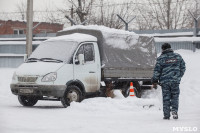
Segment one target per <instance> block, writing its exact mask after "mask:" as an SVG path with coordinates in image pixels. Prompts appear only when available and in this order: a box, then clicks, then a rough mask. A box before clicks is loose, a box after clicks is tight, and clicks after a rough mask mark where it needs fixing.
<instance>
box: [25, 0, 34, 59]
mask: <svg viewBox="0 0 200 133" xmlns="http://www.w3.org/2000/svg"><path fill="white" fill-rule="evenodd" d="M32 29H33V0H27V24H26V54H27V56H28V57H29V56H30V55H31V53H32V39H33V32H32Z"/></svg>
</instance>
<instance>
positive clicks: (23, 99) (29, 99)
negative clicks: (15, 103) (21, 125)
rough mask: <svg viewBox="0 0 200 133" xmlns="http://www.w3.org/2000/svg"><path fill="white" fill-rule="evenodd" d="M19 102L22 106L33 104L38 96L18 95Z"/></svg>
mask: <svg viewBox="0 0 200 133" xmlns="http://www.w3.org/2000/svg"><path fill="white" fill-rule="evenodd" d="M18 100H19V103H20V104H21V105H23V106H34V105H35V104H36V103H37V102H38V98H37V97H34V96H18Z"/></svg>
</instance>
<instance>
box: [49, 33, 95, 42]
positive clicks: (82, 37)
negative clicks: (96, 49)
mask: <svg viewBox="0 0 200 133" xmlns="http://www.w3.org/2000/svg"><path fill="white" fill-rule="evenodd" d="M57 40H59V41H74V42H78V43H81V42H86V41H94V42H96V41H97V38H96V37H94V36H91V35H86V34H81V33H74V34H70V35H63V36H57V37H53V38H50V39H48V40H46V41H57Z"/></svg>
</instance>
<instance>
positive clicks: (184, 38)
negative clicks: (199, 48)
mask: <svg viewBox="0 0 200 133" xmlns="http://www.w3.org/2000/svg"><path fill="white" fill-rule="evenodd" d="M154 39H155V41H156V42H188V41H189V42H195V41H200V37H173V38H159V37H155V38H154Z"/></svg>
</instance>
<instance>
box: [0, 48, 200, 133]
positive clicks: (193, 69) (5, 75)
mask: <svg viewBox="0 0 200 133" xmlns="http://www.w3.org/2000/svg"><path fill="white" fill-rule="evenodd" d="M176 52H178V53H180V54H181V55H182V56H183V58H184V60H185V61H186V67H187V68H186V69H187V70H186V73H185V75H184V77H183V79H182V81H181V84H180V89H181V90H180V91H181V92H180V108H179V119H178V120H177V121H175V120H172V119H171V120H169V121H165V120H162V117H163V114H162V107H161V105H162V96H161V90H160V87H159V88H158V89H157V90H149V91H147V92H145V93H144V95H143V98H140V99H138V98H136V97H128V98H123V96H122V95H121V94H120V92H119V91H115V92H114V93H115V95H116V98H114V99H111V98H104V97H97V98H89V99H85V100H83V101H82V102H81V103H75V102H73V103H72V104H71V106H70V107H68V108H66V109H65V108H63V107H62V105H61V103H60V102H51V101H39V102H38V103H37V104H36V106H34V107H30V108H28V107H22V106H21V105H20V104H19V103H18V101H17V97H16V96H15V95H13V94H11V91H10V87H9V84H10V82H11V78H12V74H13V72H14V71H15V69H0V73H1V75H0V81H1V82H0V107H1V108H0V132H1V133H32V132H38V133H39V132H42V133H55V132H56V133H62V132H64V131H67V132H70V133H80V132H81V133H90V132H92V133H102V132H103V133H122V132H124V131H125V132H126V133H133V132H137V133H146V132H148V133H160V132H162V133H173V132H174V131H173V127H191V128H193V127H197V129H198V131H197V132H199V131H200V115H199V113H200V102H199V101H200V89H199V88H200V84H199V83H200V78H199V75H200V71H199V68H200V62H198V60H199V58H200V51H199V50H197V52H195V53H193V52H191V51H187V50H179V51H176ZM152 127H153V128H152Z"/></svg>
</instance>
